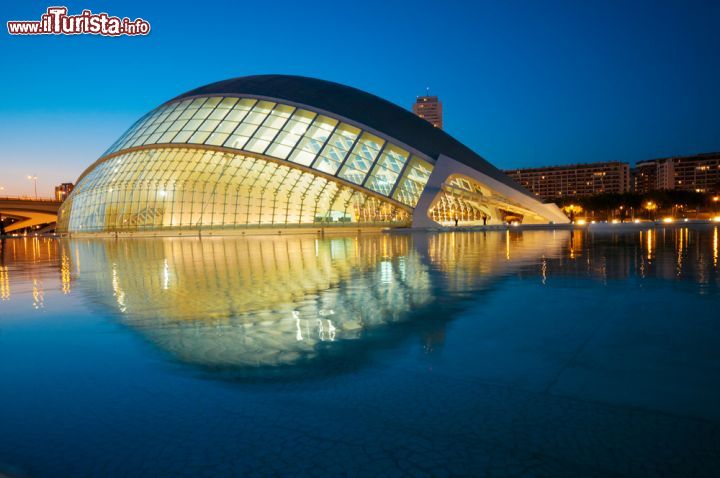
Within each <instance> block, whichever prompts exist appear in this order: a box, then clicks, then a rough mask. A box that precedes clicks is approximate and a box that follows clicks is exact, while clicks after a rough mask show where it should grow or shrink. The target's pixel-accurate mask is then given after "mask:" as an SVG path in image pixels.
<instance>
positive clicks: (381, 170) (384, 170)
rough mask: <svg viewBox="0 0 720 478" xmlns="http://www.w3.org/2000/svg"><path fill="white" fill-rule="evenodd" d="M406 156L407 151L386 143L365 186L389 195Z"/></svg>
mask: <svg viewBox="0 0 720 478" xmlns="http://www.w3.org/2000/svg"><path fill="white" fill-rule="evenodd" d="M407 158H408V152H407V151H405V150H404V149H402V148H400V147H398V146H395V145H388V146H387V147H386V148H385V149H384V150H383V152H382V154H381V155H380V159H378V161H377V162H376V163H375V167H374V168H373V171H372V173H371V175H370V177H369V178H368V180H367V182H366V183H365V187H367V188H368V189H372V190H373V191H376V192H379V193H380V194H382V195H384V196H388V195H390V192H391V191H392V190H393V187H394V186H395V183H396V182H397V179H398V176H399V175H400V171H401V170H402V168H403V166H404V165H405V161H407Z"/></svg>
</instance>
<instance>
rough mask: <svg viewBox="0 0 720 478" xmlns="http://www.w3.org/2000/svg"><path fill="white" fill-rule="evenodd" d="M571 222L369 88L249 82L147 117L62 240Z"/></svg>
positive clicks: (84, 183)
mask: <svg viewBox="0 0 720 478" xmlns="http://www.w3.org/2000/svg"><path fill="white" fill-rule="evenodd" d="M456 220H457V221H458V223H459V224H461V225H473V224H478V223H482V222H483V220H485V221H487V223H488V224H499V223H503V222H509V221H518V222H522V223H525V224H543V223H545V224H547V223H565V222H568V219H567V218H566V216H565V215H564V214H563V213H562V212H561V211H560V210H559V209H558V208H557V206H555V205H554V204H543V203H541V202H540V201H538V200H537V199H535V198H534V197H533V196H532V195H530V193H528V192H527V191H526V190H524V189H523V188H522V187H521V186H519V185H518V184H516V183H515V182H514V181H512V180H511V179H510V178H509V177H507V176H506V175H505V174H503V173H502V172H501V171H499V170H498V169H496V168H495V167H493V166H492V165H491V164H490V163H488V162H487V161H485V160H484V159H483V158H481V157H480V156H479V155H477V154H476V153H474V152H473V151H471V150H470V149H469V148H467V147H466V146H464V145H463V144H461V143H460V142H459V141H457V140H455V139H454V138H452V137H451V136H449V135H448V134H447V133H445V132H443V131H441V130H439V129H437V128H434V127H433V126H432V125H431V124H429V123H427V122H426V121H424V120H422V119H420V118H418V117H416V116H415V115H414V114H412V113H410V112H409V111H407V110H405V109H403V108H401V107H399V106H397V105H395V104H392V103H390V102H388V101H385V100H383V99H381V98H378V97H376V96H374V95H371V94H369V93H366V92H363V91H360V90H357V89H355V88H351V87H348V86H344V85H340V84H337V83H331V82H327V81H323V80H318V79H313V78H305V77H298V76H283V75H263V76H249V77H241V78H235V79H230V80H226V81H221V82H218V83H212V84H210V85H207V86H203V87H200V88H197V89H195V90H192V91H189V92H187V93H185V94H182V95H180V96H178V97H176V98H174V99H172V100H170V101H168V102H166V103H164V104H162V105H160V106H159V107H157V108H156V109H155V110H153V111H151V112H150V113H148V114H146V115H145V116H144V117H142V118H140V119H139V120H138V121H137V122H136V123H135V124H134V125H133V126H132V127H131V128H130V129H129V130H128V131H127V132H125V134H123V135H122V136H121V137H120V139H118V140H117V141H116V142H115V143H114V144H113V145H112V146H110V148H109V149H108V150H107V151H105V153H103V155H102V156H101V157H100V158H99V159H98V160H97V161H96V162H95V163H94V164H92V165H91V166H90V167H89V168H88V169H87V170H86V171H85V172H83V173H82V175H81V176H80V177H79V178H78V180H77V183H76V187H75V189H74V190H73V192H72V194H71V195H70V196H69V197H68V199H67V200H66V201H65V202H64V203H63V205H62V206H61V208H60V211H59V214H58V231H59V232H61V233H71V234H76V233H81V234H82V233H143V232H145V233H150V234H159V233H168V234H182V233H183V232H185V231H187V232H190V233H203V232H205V233H208V234H223V233H233V232H240V233H247V232H252V231H254V230H265V229H266V228H277V229H280V230H285V229H287V230H291V229H307V228H314V229H321V228H322V229H324V228H343V227H345V228H347V227H355V228H358V227H360V228H372V227H408V226H414V227H432V226H437V225H450V224H454V223H455V221H456Z"/></svg>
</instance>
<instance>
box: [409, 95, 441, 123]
mask: <svg viewBox="0 0 720 478" xmlns="http://www.w3.org/2000/svg"><path fill="white" fill-rule="evenodd" d="M413 113H415V114H416V115H418V116H419V117H420V118H422V119H424V120H425V121H427V122H429V123H430V124H431V125H433V126H435V127H436V128H440V129H443V112H442V102H441V101H440V100H439V99H438V97H437V96H418V97H417V100H415V104H414V105H413Z"/></svg>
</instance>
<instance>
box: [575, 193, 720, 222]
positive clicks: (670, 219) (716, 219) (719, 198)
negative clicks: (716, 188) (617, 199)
mask: <svg viewBox="0 0 720 478" xmlns="http://www.w3.org/2000/svg"><path fill="white" fill-rule="evenodd" d="M712 200H713V202H715V203H717V202H718V201H720V196H713V198H712ZM569 207H570V209H571V210H572V209H574V208H575V206H574V205H573V204H571V205H570V206H569ZM620 209H623V206H620ZM645 209H647V210H648V211H654V210H655V209H657V204H655V203H654V202H652V201H648V202H647V203H646V204H645ZM688 221H689V219H688V218H684V219H683V222H688ZM603 222H607V221H603ZM640 222H642V221H640V219H635V220H633V223H635V224H639V223H640ZM652 222H655V221H652ZM662 222H664V223H671V222H675V218H674V217H664V218H663V220H662ZM710 222H720V216H715V217H713V218H712V219H710ZM595 223H596V221H590V224H595ZM573 224H577V225H578V226H584V225H585V224H587V221H586V220H585V219H578V220H577V221H573ZM610 224H620V220H619V219H613V220H611V221H610Z"/></svg>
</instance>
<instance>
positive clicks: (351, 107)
mask: <svg viewBox="0 0 720 478" xmlns="http://www.w3.org/2000/svg"><path fill="white" fill-rule="evenodd" d="M224 94H229V95H242V94H246V95H253V96H265V97H269V98H277V99H278V100H286V101H290V102H293V103H298V104H303V105H307V106H309V107H314V108H318V109H322V110H325V111H328V112H330V113H334V114H336V115H339V116H342V117H345V118H347V119H349V120H353V121H356V122H358V123H361V124H364V125H367V126H369V127H370V128H373V129H375V130H377V131H379V132H381V133H384V134H386V135H388V136H390V137H392V138H395V139H397V140H399V141H402V142H403V143H405V144H407V145H409V146H412V147H413V148H415V149H417V150H418V151H420V152H422V153H424V154H426V155H427V156H429V157H431V158H433V159H437V158H438V157H439V156H440V155H441V154H444V155H446V156H449V157H451V158H453V159H455V160H457V161H459V162H461V163H463V164H466V165H468V166H470V167H471V168H474V169H477V170H478V171H481V172H482V173H484V174H486V175H488V176H490V177H491V178H493V179H496V180H498V181H500V182H502V183H504V184H506V185H508V186H510V187H512V188H515V189H517V190H519V191H521V192H523V193H525V194H527V195H528V196H530V197H532V198H533V199H535V197H534V196H533V195H532V194H531V193H530V192H529V191H527V190H526V189H525V188H523V187H522V186H520V185H519V184H518V183H516V182H515V181H514V180H512V179H511V178H510V177H509V176H507V175H506V174H505V173H503V172H502V171H500V170H499V169H498V168H496V167H495V166H493V165H492V164H490V163H489V162H488V161H487V160H485V159H484V158H483V157H481V156H480V155H479V154H477V153H475V152H474V151H473V150H471V149H470V148H468V147H467V146H465V145H464V144H462V143H461V142H460V141H458V140H456V139H455V138H453V137H452V136H450V135H449V134H447V133H446V132H444V131H442V130H440V129H438V128H435V127H434V126H432V125H431V124H430V123H428V122H427V121H425V120H423V119H422V118H419V117H417V116H415V115H414V114H413V113H411V112H410V111H408V110H406V109H405V108H402V107H400V106H398V105H396V104H394V103H391V102H390V101H387V100H385V99H382V98H380V97H378V96H375V95H373V94H370V93H367V92H365V91H362V90H359V89H357V88H353V87H350V86H345V85H342V84H339V83H334V82H331V81H325V80H319V79H317V78H310V77H304V76H292V75H256V76H242V77H238V78H232V79H228V80H223V81H218V82H216V83H210V84H208V85H205V86H201V87H199V88H195V89H194V90H190V91H188V92H186V93H183V94H182V95H179V96H176V97H175V98H173V99H172V100H170V101H168V102H167V103H170V102H172V101H176V100H179V99H182V98H187V97H192V96H205V95H224Z"/></svg>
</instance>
